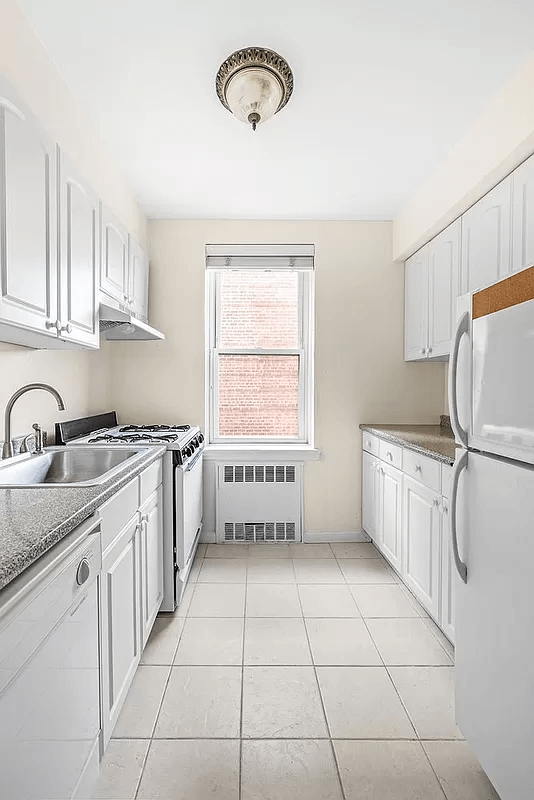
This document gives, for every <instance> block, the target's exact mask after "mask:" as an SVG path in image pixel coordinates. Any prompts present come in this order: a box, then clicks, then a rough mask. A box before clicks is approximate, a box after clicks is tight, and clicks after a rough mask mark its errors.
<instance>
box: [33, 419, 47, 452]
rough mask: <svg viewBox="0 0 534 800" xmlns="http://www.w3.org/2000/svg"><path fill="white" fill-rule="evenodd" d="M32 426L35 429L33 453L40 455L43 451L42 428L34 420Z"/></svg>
mask: <svg viewBox="0 0 534 800" xmlns="http://www.w3.org/2000/svg"><path fill="white" fill-rule="evenodd" d="M32 428H33V429H34V431H35V450H34V454H37V455H41V454H42V453H43V452H44V451H43V429H42V428H41V426H40V425H39V424H38V423H37V422H34V423H33V425H32Z"/></svg>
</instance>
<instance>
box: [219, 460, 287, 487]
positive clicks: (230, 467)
mask: <svg viewBox="0 0 534 800" xmlns="http://www.w3.org/2000/svg"><path fill="white" fill-rule="evenodd" d="M295 480H296V478H295V465H294V464H287V465H285V466H284V465H283V464H281V465H278V466H273V465H271V464H265V465H264V464H256V465H253V464H247V465H245V466H243V465H242V464H227V465H226V466H225V467H224V482H225V483H295Z"/></svg>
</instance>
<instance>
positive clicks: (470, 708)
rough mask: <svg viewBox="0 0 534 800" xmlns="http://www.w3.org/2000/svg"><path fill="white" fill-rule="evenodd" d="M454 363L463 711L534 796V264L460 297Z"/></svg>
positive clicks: (513, 799) (509, 788) (497, 782)
mask: <svg viewBox="0 0 534 800" xmlns="http://www.w3.org/2000/svg"><path fill="white" fill-rule="evenodd" d="M459 310H460V317H459V322H458V327H457V330H456V335H455V340H454V344H453V351H452V354H451V361H450V367H449V403H450V414H451V423H452V426H453V430H454V433H455V437H456V442H457V444H458V445H459V446H460V448H461V449H460V450H459V451H457V459H456V462H455V466H454V470H453V478H452V487H451V528H452V550H453V557H454V561H455V564H456V568H457V574H458V578H457V580H456V587H455V589H456V598H457V600H456V716H457V722H458V725H459V727H460V729H461V731H462V733H463V734H464V736H465V738H466V739H467V740H468V742H469V743H470V745H471V747H472V749H473V751H474V752H475V755H476V756H477V757H478V759H479V761H480V763H481V764H482V766H483V768H484V770H485V771H486V773H487V775H488V777H489V778H490V780H491V781H492V782H493V784H494V786H495V788H496V790H497V792H498V793H499V795H500V797H501V800H532V798H534V267H531V268H530V269H527V270H524V271H523V272H520V273H516V274H515V275H512V276H510V277H509V278H506V279H505V280H503V281H500V282H499V283H497V284H494V285H492V286H491V287H487V288H485V289H482V290H480V291H478V292H474V293H472V294H471V295H467V296H465V297H463V298H461V299H460V301H459Z"/></svg>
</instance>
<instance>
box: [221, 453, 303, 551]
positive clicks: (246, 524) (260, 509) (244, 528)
mask: <svg viewBox="0 0 534 800" xmlns="http://www.w3.org/2000/svg"><path fill="white" fill-rule="evenodd" d="M216 533H217V541H218V542H249V543H254V542H300V541H301V540H302V465H301V464H274V463H273V464H271V463H269V464H256V463H254V464H244V463H239V464H220V465H219V466H218V474H217V512H216Z"/></svg>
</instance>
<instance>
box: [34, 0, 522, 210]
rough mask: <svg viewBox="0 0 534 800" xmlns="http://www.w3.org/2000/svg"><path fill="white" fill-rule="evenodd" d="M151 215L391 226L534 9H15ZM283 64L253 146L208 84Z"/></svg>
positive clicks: (489, 88)
mask: <svg viewBox="0 0 534 800" xmlns="http://www.w3.org/2000/svg"><path fill="white" fill-rule="evenodd" d="M19 2H20V5H21V6H22V8H23V9H24V11H25V12H26V14H27V16H28V18H29V20H30V22H31V23H32V25H33V27H34V28H35V30H36V31H37V34H38V35H39V37H40V39H41V40H42V42H43V44H44V46H45V47H46V49H47V51H48V52H49V54H50V55H51V57H52V58H53V59H54V61H55V62H56V64H57V65H58V67H59V69H60V71H61V73H62V75H63V77H64V79H65V80H66V82H67V84H68V85H69V86H70V88H71V89H72V91H73V93H74V94H75V95H76V97H77V98H78V99H79V101H80V102H81V104H82V106H83V107H84V108H85V112H86V114H87V115H88V117H89V118H90V120H91V121H92V123H93V125H94V126H95V128H96V130H97V132H98V134H99V136H100V139H101V142H102V144H103V145H104V147H106V148H107V150H108V151H109V152H110V154H111V156H112V157H113V159H114V160H115V162H116V163H117V165H118V167H119V168H120V169H121V170H122V173H123V174H124V176H125V178H126V179H127V181H128V182H129V184H130V185H131V186H132V188H133V190H134V191H135V193H136V194H137V197H138V199H139V201H140V203H141V204H142V206H143V207H144V209H145V211H146V213H147V214H148V215H149V216H150V217H177V218H189V219H191V218H193V219H194V218H224V219H229V218H238V219H240V218H242V219H391V218H392V217H394V216H395V214H396V213H397V212H398V211H399V209H400V207H401V206H402V204H403V203H404V202H405V201H406V200H407V198H408V197H409V196H410V194H411V193H412V192H413V191H414V190H415V189H416V188H417V186H418V185H419V184H420V183H421V182H422V181H423V180H424V179H425V178H426V177H427V176H428V175H429V173H430V172H431V171H432V169H433V168H434V167H436V166H437V164H438V163H439V162H440V161H441V160H442V159H443V158H445V157H446V156H447V155H448V154H449V153H450V152H451V150H452V149H453V147H454V145H455V143H457V142H458V141H459V139H460V138H461V137H462V134H463V133H464V131H465V130H466V129H467V127H468V126H469V125H470V124H471V123H472V122H473V121H474V119H475V118H476V116H477V115H478V114H479V112H480V111H481V110H482V109H483V108H484V106H485V105H486V104H487V103H488V101H489V100H490V99H491V98H492V96H493V95H494V94H495V93H496V92H498V90H499V89H500V88H501V87H502V86H503V85H504V84H505V83H506V82H507V81H508V80H509V79H510V78H511V77H512V76H513V75H514V73H515V72H516V71H517V70H518V69H519V68H520V66H521V64H522V63H523V62H524V61H525V60H526V58H527V57H528V55H529V54H530V52H531V49H532V37H531V33H532V26H531V22H532V0H506V2H504V1H503V0H330V1H329V2H326V0H321V1H318V0H271V2H261V3H260V2H255V0H224V1H223V0H218V2H217V1H216V0H196V2H195V1H194V0H193V1H192V2H181V1H180V0H19ZM247 46H262V47H267V48H271V49H273V50H276V51H277V52H279V53H280V54H281V55H282V56H284V58H286V59H287V61H288V62H289V64H290V66H291V68H292V70H293V73H294V77H295V90H294V93H293V97H292V98H291V100H290V102H289V103H288V105H287V106H286V108H284V109H283V110H282V111H281V112H280V113H279V114H277V115H276V116H275V117H273V119H271V120H270V121H268V122H266V123H265V125H262V126H260V127H259V128H258V130H257V131H256V132H255V133H254V132H252V130H250V128H249V127H248V126H247V125H244V124H243V123H241V122H238V121H237V120H236V119H235V118H234V117H232V116H231V114H230V113H228V111H226V110H225V109H224V108H223V107H222V105H221V104H220V102H219V100H218V99H217V95H216V93H215V88H214V81H215V75H216V73H217V70H218V68H219V65H220V64H221V62H222V61H224V59H225V58H226V57H227V56H228V55H229V54H230V53H231V52H233V51H234V50H237V49H239V48H242V47H247Z"/></svg>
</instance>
